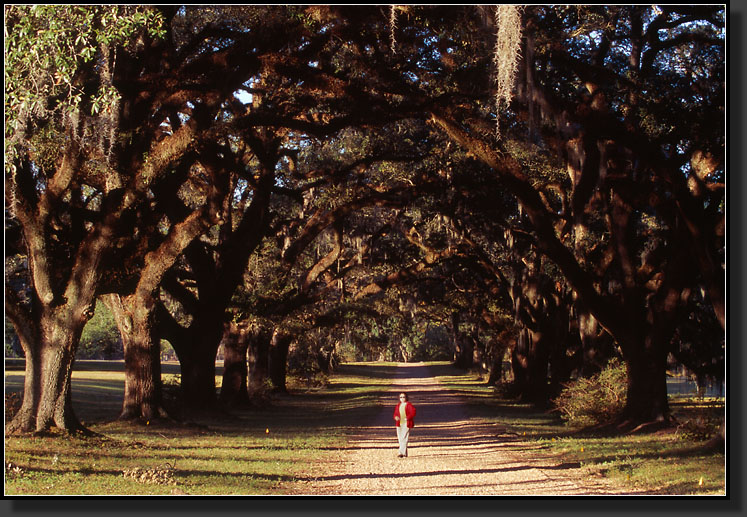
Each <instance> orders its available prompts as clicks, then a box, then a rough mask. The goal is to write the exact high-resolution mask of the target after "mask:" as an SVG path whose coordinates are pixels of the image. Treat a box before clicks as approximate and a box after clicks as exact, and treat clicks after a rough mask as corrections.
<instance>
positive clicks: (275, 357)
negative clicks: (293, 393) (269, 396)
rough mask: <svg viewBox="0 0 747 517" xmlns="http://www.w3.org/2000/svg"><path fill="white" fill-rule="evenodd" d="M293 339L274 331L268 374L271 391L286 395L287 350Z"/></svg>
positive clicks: (276, 330)
mask: <svg viewBox="0 0 747 517" xmlns="http://www.w3.org/2000/svg"><path fill="white" fill-rule="evenodd" d="M292 341H293V337H292V336H289V335H287V334H284V333H283V332H282V331H279V330H278V329H275V332H273V334H272V339H271V340H270V354H269V360H270V361H269V374H270V381H271V382H272V389H273V391H276V392H280V393H287V391H288V387H287V386H286V376H287V372H288V350H289V348H290V344H291V342H292Z"/></svg>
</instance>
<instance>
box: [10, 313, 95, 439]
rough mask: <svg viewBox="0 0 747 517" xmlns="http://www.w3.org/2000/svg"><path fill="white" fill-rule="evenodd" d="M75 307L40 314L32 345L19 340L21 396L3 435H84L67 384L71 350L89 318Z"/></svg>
mask: <svg viewBox="0 0 747 517" xmlns="http://www.w3.org/2000/svg"><path fill="white" fill-rule="evenodd" d="M70 305H72V306H73V307H72V308H71V307H70ZM76 305H77V304H67V305H65V306H60V307H57V308H54V309H45V310H43V311H42V315H41V318H40V321H39V322H38V323H37V325H38V330H36V331H35V332H34V334H35V335H36V336H38V337H37V338H36V340H35V342H33V343H31V342H28V341H27V339H26V338H24V337H21V345H22V346H23V349H24V353H25V355H26V376H25V382H24V396H23V402H22V404H21V408H20V410H19V412H18V413H17V414H16V416H15V417H14V419H13V421H11V423H10V424H9V425H8V427H7V432H17V431H18V432H28V431H36V432H39V433H43V432H46V431H49V430H51V429H52V428H53V427H57V428H58V429H60V430H62V431H65V432H68V433H75V432H78V431H84V432H86V431H87V430H86V428H85V427H84V426H83V425H82V424H81V423H80V421H79V420H78V418H77V417H76V416H75V412H74V411H73V406H72V396H71V394H72V391H71V380H72V371H73V363H74V360H75V348H76V346H77V344H78V341H79V339H80V334H81V332H82V331H83V327H84V326H85V324H86V322H87V321H88V319H89V318H90V316H91V314H90V311H89V310H87V309H85V310H82V309H81V307H80V306H77V307H76ZM22 334H24V333H19V336H21V335H22Z"/></svg>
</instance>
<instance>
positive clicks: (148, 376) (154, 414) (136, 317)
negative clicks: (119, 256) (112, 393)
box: [105, 294, 168, 422]
mask: <svg viewBox="0 0 747 517" xmlns="http://www.w3.org/2000/svg"><path fill="white" fill-rule="evenodd" d="M105 300H106V301H105V303H106V304H107V306H108V307H109V309H110V310H111V312H112V314H113V315H114V319H115V321H116V322H117V327H118V328H119V332H120V335H121V336H122V344H123V346H124V363H125V389H124V399H123V402H122V411H121V412H120V415H119V418H120V419H122V420H136V419H141V420H143V421H146V422H149V421H151V420H154V419H156V418H166V417H168V413H167V411H166V410H165V408H164V407H163V400H162V386H161V359H160V353H159V351H160V350H159V348H160V347H159V346H158V343H159V339H158V337H157V335H156V334H155V330H156V329H155V323H154V321H153V320H154V312H153V310H152V304H153V300H152V299H151V300H150V306H149V304H148V302H147V301H145V300H139V299H138V297H137V296H134V295H133V296H128V297H127V298H125V299H124V300H123V299H122V298H121V297H120V296H119V295H116V294H111V295H108V296H107V297H106V298H105Z"/></svg>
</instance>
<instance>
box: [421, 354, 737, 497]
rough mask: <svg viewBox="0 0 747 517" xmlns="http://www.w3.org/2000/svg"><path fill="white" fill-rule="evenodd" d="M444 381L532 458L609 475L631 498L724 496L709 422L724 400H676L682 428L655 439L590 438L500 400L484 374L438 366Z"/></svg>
mask: <svg viewBox="0 0 747 517" xmlns="http://www.w3.org/2000/svg"><path fill="white" fill-rule="evenodd" d="M431 369H432V371H433V372H434V374H435V375H437V376H438V379H439V381H440V382H441V383H442V384H443V385H445V386H446V387H448V388H449V389H451V390H452V391H454V392H456V393H459V394H460V395H462V396H464V397H465V399H466V400H467V406H468V412H469V414H470V416H472V417H474V418H481V419H485V420H487V421H489V422H491V423H494V424H496V425H498V426H500V427H502V428H503V429H504V430H505V433H506V434H507V435H511V436H513V437H515V438H516V439H518V440H519V441H517V444H519V443H521V442H523V444H522V445H517V450H520V449H521V448H522V447H524V446H525V444H526V442H530V443H531V444H532V453H533V455H535V456H539V457H541V458H543V459H545V460H548V461H551V460H554V461H555V462H557V463H558V464H564V465H576V466H578V467H579V468H584V469H585V471H586V472H587V474H588V475H590V476H599V477H605V478H608V479H609V480H610V481H612V482H613V483H614V484H615V485H617V486H620V487H623V488H629V489H630V491H631V493H633V492H635V493H638V494H655V495H671V494H673V495H725V493H726V461H725V454H724V451H714V450H708V449H707V448H706V447H705V445H706V443H707V440H708V435H707V433H705V432H704V431H703V429H704V427H705V425H704V423H707V422H713V421H714V420H715V419H716V418H717V417H718V415H719V414H723V409H724V405H723V400H718V399H684V398H676V399H672V400H671V401H670V406H671V409H672V414H673V416H674V418H675V419H676V421H677V422H679V423H680V425H679V426H678V427H676V428H671V429H667V430H665V431H659V432H656V433H650V434H636V435H622V436H609V435H607V436H605V435H596V436H595V435H592V434H584V433H582V432H581V430H580V429H577V428H572V427H569V426H567V425H565V424H564V422H563V421H562V420H561V419H560V418H559V416H558V415H557V414H555V413H552V412H547V411H540V410H537V409H535V408H533V407H532V406H531V405H529V404H522V403H519V402H517V401H515V400H510V399H506V398H501V397H500V396H499V395H497V394H496V391H495V389H494V388H493V387H491V386H488V385H487V384H486V383H485V382H484V380H483V379H482V377H480V376H479V375H476V374H472V373H464V372H460V371H458V370H455V369H453V368H451V367H450V366H448V365H443V364H435V365H432V366H431Z"/></svg>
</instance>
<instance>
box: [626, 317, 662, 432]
mask: <svg viewBox="0 0 747 517" xmlns="http://www.w3.org/2000/svg"><path fill="white" fill-rule="evenodd" d="M656 338H657V336H656V332H653V331H649V332H647V333H645V334H644V333H641V332H634V333H632V335H631V336H626V338H624V339H623V341H622V343H621V345H622V348H623V356H624V358H625V363H626V365H627V371H628V387H627V393H626V397H627V398H626V404H625V409H624V411H623V414H622V417H621V420H622V424H623V425H625V424H627V425H636V424H640V423H651V422H658V423H667V422H668V421H669V402H668V398H667V381H666V365H667V352H666V347H664V346H661V345H660V344H658V343H654V342H653V340H655V339H656Z"/></svg>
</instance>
